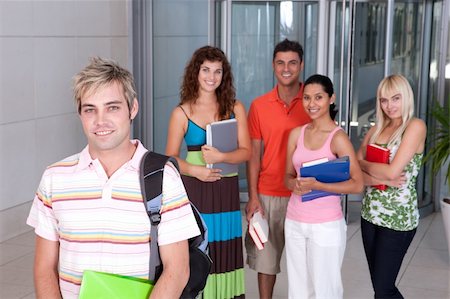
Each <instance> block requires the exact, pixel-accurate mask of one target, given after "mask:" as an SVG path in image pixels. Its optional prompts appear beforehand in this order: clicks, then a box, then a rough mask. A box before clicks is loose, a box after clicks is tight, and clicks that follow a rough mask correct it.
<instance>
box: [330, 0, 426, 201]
mask: <svg viewBox="0 0 450 299" xmlns="http://www.w3.org/2000/svg"><path fill="white" fill-rule="evenodd" d="M424 9H425V7H424V2H423V1H407V0H403V1H395V2H394V1H386V0H378V1H360V0H356V1H345V2H342V1H331V2H330V14H331V16H334V17H332V18H331V19H332V22H331V23H330V30H329V31H330V35H329V43H330V45H333V46H334V47H330V48H331V49H333V48H334V51H332V53H331V54H330V56H329V57H330V60H329V73H330V75H331V76H333V81H334V82H335V85H336V87H337V88H336V89H337V95H338V96H337V98H338V100H339V110H340V113H339V120H340V122H341V124H342V126H343V127H344V128H345V129H346V130H347V132H348V134H349V136H350V138H351V141H352V143H353V146H354V147H355V149H356V150H357V149H358V148H359V146H360V144H361V142H362V139H363V137H364V136H365V134H366V133H367V131H368V130H369V129H370V127H371V126H373V125H374V124H375V104H376V90H377V86H378V84H379V82H380V81H381V80H382V79H383V77H385V76H386V75H389V74H395V73H399V74H402V75H403V76H405V77H406V78H407V79H408V80H409V82H410V84H411V86H412V88H413V90H414V94H415V100H416V115H417V116H419V117H421V118H423V119H424V120H425V119H426V117H425V114H426V107H427V105H426V101H427V98H421V94H422V93H423V92H424V90H425V89H426V76H427V75H426V73H427V72H426V70H427V68H426V67H425V68H424V67H422V66H424V65H427V64H426V61H425V63H424V57H426V55H424V53H427V51H428V53H429V50H427V49H428V48H427V47H429V43H428V44H427V43H425V42H424V35H423V30H424V28H425V21H426V19H425V16H424ZM423 102H425V104H423ZM418 190H419V207H421V208H422V207H425V206H428V205H430V204H432V202H431V200H430V198H429V197H427V196H425V194H424V192H423V190H424V175H423V171H422V174H421V175H420V177H419V179H418ZM349 198H350V199H351V200H352V199H355V200H359V199H360V198H359V197H358V196H356V197H354V196H349Z"/></svg>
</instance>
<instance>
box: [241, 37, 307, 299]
mask: <svg viewBox="0 0 450 299" xmlns="http://www.w3.org/2000/svg"><path fill="white" fill-rule="evenodd" d="M272 64H273V70H274V73H275V77H276V78H277V85H276V86H275V88H274V89H272V90H271V91H269V92H268V93H266V94H264V95H262V96H260V97H258V98H256V99H255V100H254V101H253V102H252V104H251V106H250V110H249V115H248V127H249V132H250V137H251V141H252V156H251V158H250V160H249V161H248V164H247V181H248V194H249V201H248V203H247V206H246V208H245V210H246V214H247V220H250V219H251V217H252V216H253V213H254V212H256V211H258V210H259V211H260V212H261V213H262V214H263V215H264V217H265V218H266V219H267V221H268V222H269V240H268V241H267V243H265V244H264V249H263V250H260V251H259V250H257V249H256V246H255V245H254V243H253V241H252V239H251V238H250V237H249V236H248V234H247V236H246V240H245V246H246V249H247V263H248V265H249V267H250V268H251V269H253V270H255V271H257V272H258V287H259V295H260V298H271V297H272V293H273V287H274V285H275V280H276V275H277V274H278V273H279V272H280V259H281V254H282V252H283V249H284V219H285V216H286V208H287V204H288V201H289V196H290V195H291V192H290V191H289V190H288V189H287V188H286V187H285V186H284V174H285V167H286V150H287V141H288V136H289V133H290V131H291V130H292V129H293V128H295V127H298V126H301V125H303V124H306V123H308V122H309V121H310V119H309V117H308V115H307V114H306V112H305V110H304V108H303V105H302V98H303V85H302V83H300V82H299V77H300V73H301V71H302V70H303V48H302V46H301V45H300V44H299V43H298V42H295V41H289V40H288V39H285V40H284V41H282V42H280V43H278V44H277V45H276V46H275V49H274V53H273V62H272Z"/></svg>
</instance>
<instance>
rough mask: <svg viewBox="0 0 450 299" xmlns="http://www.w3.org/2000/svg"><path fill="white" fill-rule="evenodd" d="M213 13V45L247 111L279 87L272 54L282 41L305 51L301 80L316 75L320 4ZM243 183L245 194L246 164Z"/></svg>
mask: <svg viewBox="0 0 450 299" xmlns="http://www.w3.org/2000/svg"><path fill="white" fill-rule="evenodd" d="M215 14H216V19H215V24H216V28H217V29H218V30H217V31H216V36H215V38H214V40H215V41H216V44H217V45H219V46H220V47H221V48H222V49H225V50H226V51H227V52H228V53H227V55H228V57H229V59H230V60H231V65H232V69H233V75H234V82H235V87H236V92H237V98H238V99H239V100H241V101H242V102H243V103H244V105H245V107H246V109H247V111H248V109H249V107H250V103H251V102H252V101H253V99H255V98H256V97H257V96H260V95H262V94H264V93H266V92H268V91H270V90H271V89H272V88H273V87H274V86H275V84H276V80H275V77H274V75H273V70H272V59H273V57H272V56H273V49H274V47H275V45H276V44H277V43H278V42H280V41H282V40H283V39H285V38H288V39H291V40H296V41H298V42H300V44H301V45H302V46H303V49H304V57H303V58H304V61H305V66H304V71H303V72H302V78H301V80H302V81H304V80H305V79H306V78H307V77H308V76H310V75H312V74H314V73H316V72H317V55H318V52H319V51H318V46H317V44H318V30H317V28H318V22H319V16H318V2H317V1H218V2H217V3H216V7H215ZM239 178H240V189H241V191H242V192H245V191H246V190H247V183H246V172H245V165H241V167H240V170H239ZM243 195H244V194H243Z"/></svg>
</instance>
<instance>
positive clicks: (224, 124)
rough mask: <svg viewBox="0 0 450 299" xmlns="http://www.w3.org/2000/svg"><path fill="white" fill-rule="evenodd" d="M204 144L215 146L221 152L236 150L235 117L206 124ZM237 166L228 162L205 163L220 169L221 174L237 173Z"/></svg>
mask: <svg viewBox="0 0 450 299" xmlns="http://www.w3.org/2000/svg"><path fill="white" fill-rule="evenodd" d="M206 144H207V145H210V146H213V147H215V148H217V149H218V150H219V151H220V152H222V153H228V152H232V151H234V150H236V149H237V146H238V139H237V121H236V119H235V118H233V119H227V120H222V121H216V122H213V123H210V124H208V125H207V126H206ZM238 166H239V165H238V164H230V163H216V164H206V167H208V168H219V169H222V172H221V174H222V175H227V174H231V173H237V172H238Z"/></svg>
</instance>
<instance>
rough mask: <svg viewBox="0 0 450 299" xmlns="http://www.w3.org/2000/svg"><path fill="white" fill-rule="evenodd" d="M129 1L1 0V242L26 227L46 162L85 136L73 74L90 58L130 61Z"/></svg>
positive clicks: (69, 151)
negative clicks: (79, 119)
mask: <svg viewBox="0 0 450 299" xmlns="http://www.w3.org/2000/svg"><path fill="white" fill-rule="evenodd" d="M129 9H130V2H129V1H119V0H113V1H107V0H102V1H85V0H78V1H68V0H52V1H40V0H35V1H11V0H0V219H1V220H0V241H2V240H5V239H8V238H10V237H12V236H14V235H17V234H18V233H21V232H23V231H24V230H27V229H28V228H27V227H26V226H25V225H24V222H25V219H26V216H27V214H28V210H29V207H30V204H31V200H32V198H33V195H34V192H35V190H36V188H37V185H38V183H39V180H40V177H41V174H42V172H43V170H44V168H45V166H47V165H49V164H50V163H53V162H56V161H58V160H59V159H62V158H64V157H66V156H68V155H71V154H73V153H76V152H78V151H80V150H81V149H82V148H83V147H84V145H85V138H84V135H83V133H82V129H81V125H80V124H79V121H78V116H77V114H76V111H75V106H74V104H73V100H72V90H71V83H72V82H71V80H72V76H73V75H74V74H75V73H76V72H78V71H79V70H80V69H81V68H82V67H83V66H85V65H86V64H87V63H88V59H89V57H91V56H102V57H107V58H112V59H114V60H116V61H118V62H119V63H120V64H121V65H123V66H125V67H130V66H131V61H128V57H129V54H128V53H129V49H128V44H129V43H128V38H129V36H128V32H129V31H130V30H129V20H128V18H127V16H128V10H129Z"/></svg>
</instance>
